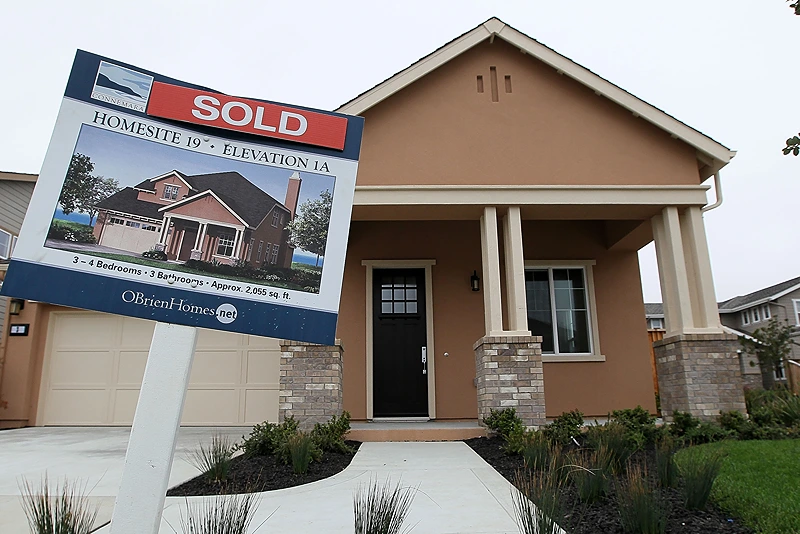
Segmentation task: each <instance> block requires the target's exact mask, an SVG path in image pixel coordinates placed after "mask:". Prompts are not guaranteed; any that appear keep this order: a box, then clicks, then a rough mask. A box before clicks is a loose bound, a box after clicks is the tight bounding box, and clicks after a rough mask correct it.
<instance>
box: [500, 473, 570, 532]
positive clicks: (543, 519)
mask: <svg viewBox="0 0 800 534" xmlns="http://www.w3.org/2000/svg"><path fill="white" fill-rule="evenodd" d="M556 462H557V460H556V459H555V458H551V464H550V466H549V469H545V470H542V471H531V470H529V469H525V470H523V471H517V473H516V474H515V475H514V486H515V487H513V488H511V499H512V504H513V506H514V518H515V519H516V522H517V525H518V526H519V529H520V531H521V532H522V533H523V534H557V533H559V532H560V528H559V524H560V523H563V519H564V505H563V503H562V502H561V492H562V490H563V484H564V482H563V479H562V478H561V477H559V476H558V475H557V473H558V471H559V466H558V465H557V463H556Z"/></svg>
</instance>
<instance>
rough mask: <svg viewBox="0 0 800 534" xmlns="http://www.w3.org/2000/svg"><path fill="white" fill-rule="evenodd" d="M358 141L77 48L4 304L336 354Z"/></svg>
mask: <svg viewBox="0 0 800 534" xmlns="http://www.w3.org/2000/svg"><path fill="white" fill-rule="evenodd" d="M87 73H91V76H87V75H86V74H87ZM362 129H363V119H361V118H359V117H350V116H345V115H341V114H336V113H330V112H324V111H319V110H310V109H307V108H299V107H296V106H288V105H284V104H277V103H273V102H267V101H263V100H253V99H244V98H234V97H230V96H227V95H223V94H220V93H218V92H215V91H211V90H208V89H204V88H199V87H197V86H194V85H191V84H187V83H184V82H179V81H177V80H173V79H170V78H166V77H164V76H161V75H159V74H156V73H152V72H149V71H145V70H143V69H139V68H137V67H133V66H130V65H125V64H121V63H119V62H116V61H114V60H111V59H107V58H102V57H100V56H96V55H94V54H89V53H86V52H82V51H79V52H78V53H77V55H76V59H75V64H74V65H73V71H72V73H71V75H70V79H69V83H68V85H67V90H66V92H65V97H64V100H63V102H62V106H61V110H60V113H59V117H58V120H57V123H56V126H55V129H54V132H53V137H52V140H51V144H50V148H49V150H48V153H47V156H46V158H45V162H44V165H43V167H42V171H41V173H40V177H39V181H38V184H37V187H36V190H35V192H34V195H33V198H32V200H31V209H30V210H29V212H28V213H29V216H28V218H27V219H26V220H25V223H24V224H23V227H22V231H21V233H20V242H19V244H18V245H17V248H16V250H15V254H14V257H13V259H12V261H11V265H10V266H9V270H8V274H7V276H6V280H5V284H4V287H3V294H8V295H13V296H18V297H22V298H28V299H31V300H40V301H45V302H52V303H54V304H62V305H68V306H75V307H80V308H86V309H93V310H98V311H105V312H110V313H117V314H121V315H130V316H134V317H143V318H148V319H154V320H160V321H165V322H171V323H177V324H186V325H191V326H203V327H205V328H217V329H223V330H230V331H236V332H242V333H251V334H257V335H265V336H270V337H285V338H289V339H295V340H299V341H312V342H332V340H333V337H334V333H335V325H336V316H337V313H338V305H339V297H340V293H341V281H342V274H343V271H344V258H345V250H346V246H347V234H348V229H349V221H350V211H351V208H352V199H353V193H354V190H355V178H356V169H357V164H358V155H359V151H360V143H361V133H362ZM42 279H47V280H49V281H51V283H50V284H39V283H31V282H34V281H35V280H42Z"/></svg>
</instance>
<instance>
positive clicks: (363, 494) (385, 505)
mask: <svg viewBox="0 0 800 534" xmlns="http://www.w3.org/2000/svg"><path fill="white" fill-rule="evenodd" d="M416 494H417V490H416V488H408V487H406V488H404V487H401V486H400V482H398V483H397V484H394V485H393V484H391V483H390V482H389V480H388V479H387V480H386V482H385V483H383V484H380V483H378V482H377V481H374V480H371V481H370V482H369V484H367V485H365V486H364V485H359V486H358V488H357V489H356V492H355V494H354V495H353V516H354V523H355V534H397V533H398V532H400V529H401V528H403V523H404V522H405V519H406V516H407V515H408V511H409V510H410V509H411V503H412V502H413V501H414V497H415V496H416Z"/></svg>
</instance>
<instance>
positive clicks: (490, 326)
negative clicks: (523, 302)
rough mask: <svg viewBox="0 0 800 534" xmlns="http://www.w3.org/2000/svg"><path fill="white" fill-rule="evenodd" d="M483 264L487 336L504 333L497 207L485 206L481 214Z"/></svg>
mask: <svg viewBox="0 0 800 534" xmlns="http://www.w3.org/2000/svg"><path fill="white" fill-rule="evenodd" d="M481 264H482V268H483V307H484V321H485V325H486V335H487V336H499V335H502V333H503V308H502V306H503V305H502V299H501V296H500V251H499V246H498V242H497V208H495V207H494V206H488V207H485V208H483V215H482V216H481Z"/></svg>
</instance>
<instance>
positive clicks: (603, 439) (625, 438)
mask: <svg viewBox="0 0 800 534" xmlns="http://www.w3.org/2000/svg"><path fill="white" fill-rule="evenodd" d="M586 441H587V443H588V444H589V446H590V447H592V448H593V449H595V450H599V449H600V448H605V449H606V450H607V451H608V455H609V459H610V465H609V467H610V469H611V471H612V472H613V473H614V474H619V473H621V472H622V470H623V469H624V468H625V465H626V464H627V463H628V460H629V459H630V457H631V456H632V455H633V453H634V452H636V451H637V449H638V448H639V446H640V445H639V444H638V443H636V442H634V441H633V439H632V437H631V435H630V434H629V432H628V430H627V429H626V428H625V427H624V426H622V425H621V424H620V423H617V422H615V421H611V422H609V423H606V424H605V425H595V426H592V427H589V429H587V432H586Z"/></svg>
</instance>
